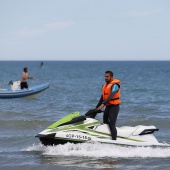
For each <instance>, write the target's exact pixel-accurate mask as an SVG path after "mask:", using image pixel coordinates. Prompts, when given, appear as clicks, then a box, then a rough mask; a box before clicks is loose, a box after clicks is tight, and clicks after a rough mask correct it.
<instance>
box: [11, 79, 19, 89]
mask: <svg viewBox="0 0 170 170" xmlns="http://www.w3.org/2000/svg"><path fill="white" fill-rule="evenodd" d="M20 84H21V82H20V81H14V82H12V83H11V90H20V89H21V87H20Z"/></svg>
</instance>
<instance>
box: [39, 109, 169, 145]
mask: <svg viewBox="0 0 170 170" xmlns="http://www.w3.org/2000/svg"><path fill="white" fill-rule="evenodd" d="M89 113H90V114H89ZM95 115H96V113H95V112H94V113H93V112H87V113H86V114H85V116H81V115H80V113H79V112H74V113H71V114H69V115H67V116H65V117H63V118H62V119H60V120H59V121H57V122H55V123H54V124H52V125H50V126H49V127H47V128H46V129H45V130H43V131H42V132H40V133H39V134H38V135H36V137H38V138H39V139H40V141H41V142H42V144H43V145H46V146H47V145H58V144H65V143H67V142H71V143H84V142H91V143H93V142H100V143H106V144H115V145H126V146H169V145H168V144H163V143H159V142H158V141H157V139H156V138H155V136H154V135H153V133H154V132H155V131H158V130H159V129H157V128H156V127H155V126H143V125H138V126H135V127H130V126H123V127H117V140H112V139H111V134H110V129H109V126H108V125H107V124H103V123H101V122H100V121H99V120H96V119H95V118H94V117H95Z"/></svg>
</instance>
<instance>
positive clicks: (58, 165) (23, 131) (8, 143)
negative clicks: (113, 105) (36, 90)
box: [0, 61, 170, 170]
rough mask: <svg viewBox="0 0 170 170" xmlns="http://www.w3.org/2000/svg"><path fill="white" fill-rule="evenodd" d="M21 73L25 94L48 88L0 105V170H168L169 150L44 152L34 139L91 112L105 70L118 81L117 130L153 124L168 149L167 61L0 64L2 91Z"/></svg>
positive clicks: (92, 146) (83, 147) (72, 147)
mask: <svg viewBox="0 0 170 170" xmlns="http://www.w3.org/2000/svg"><path fill="white" fill-rule="evenodd" d="M24 67H28V74H29V75H30V76H32V77H33V79H32V80H28V85H29V87H30V86H32V85H38V84H43V83H47V82H48V83H50V88H48V89H46V90H45V91H43V92H42V93H41V94H40V95H39V96H38V97H37V98H18V99H0V170H46V169H48V170H54V169H59V170H69V169H71V170H124V169H126V170H143V169H153V170H170V148H167V147H165V148H161V147H128V146H127V147H122V146H114V145H109V144H100V143H88V144H87V143H86V144H85V143H84V144H71V143H67V144H65V145H57V146H43V145H42V144H41V142H40V141H39V139H38V138H36V137H35V136H36V135H37V134H38V133H39V132H41V131H42V130H44V129H45V128H46V127H48V126H49V125H51V124H52V123H54V122H55V121H57V120H59V119H60V118H62V117H64V116H66V115H67V114H69V113H73V112H75V111H79V112H80V114H81V115H84V114H85V113H86V112H87V111H88V110H89V109H92V108H95V107H96V105H97V103H98V100H99V99H100V96H101V88H102V85H103V84H104V83H105V80H104V73H105V71H106V70H111V71H113V73H114V77H115V78H117V79H119V80H121V100H122V103H121V105H120V111H119V114H118V119H117V127H121V126H137V125H146V126H147V125H154V126H156V127H157V128H158V129H159V131H158V132H155V133H154V134H155V136H156V138H157V139H158V141H159V142H161V143H167V144H170V61H43V65H42V66H41V61H0V85H1V88H10V85H8V84H9V82H10V81H11V80H12V81H17V80H20V78H21V74H22V72H23V68H24ZM102 114H103V113H99V114H98V115H97V116H96V119H98V120H100V121H102V118H103V117H102V116H103V115H102Z"/></svg>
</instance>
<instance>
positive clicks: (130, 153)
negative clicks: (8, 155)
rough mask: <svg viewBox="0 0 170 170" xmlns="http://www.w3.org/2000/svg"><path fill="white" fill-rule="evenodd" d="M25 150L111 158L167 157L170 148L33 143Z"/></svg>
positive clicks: (54, 154)
mask: <svg viewBox="0 0 170 170" xmlns="http://www.w3.org/2000/svg"><path fill="white" fill-rule="evenodd" d="M24 151H39V152H42V154H43V155H47V156H75V157H95V158H102V157H109V158H167V157H170V148H161V147H156V148H152V147H122V146H115V145H108V144H100V143H96V144H90V143H83V144H72V143H67V144H65V145H57V146H43V145H32V146H30V147H28V148H26V149H24Z"/></svg>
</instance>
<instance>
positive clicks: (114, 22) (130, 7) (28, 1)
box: [0, 0, 170, 61]
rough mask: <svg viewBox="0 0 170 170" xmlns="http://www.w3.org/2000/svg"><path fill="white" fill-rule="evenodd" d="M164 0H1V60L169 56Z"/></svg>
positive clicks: (168, 18) (168, 21) (168, 16)
mask: <svg viewBox="0 0 170 170" xmlns="http://www.w3.org/2000/svg"><path fill="white" fill-rule="evenodd" d="M169 8H170V1H169V0H0V60H9V61H11V60H40V61H44V60H113V61H114V60H120V61H122V60H123V61H124V60H170V10H169Z"/></svg>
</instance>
